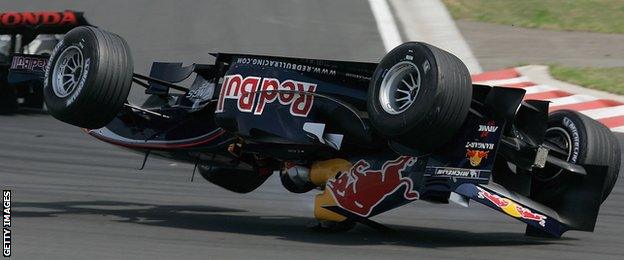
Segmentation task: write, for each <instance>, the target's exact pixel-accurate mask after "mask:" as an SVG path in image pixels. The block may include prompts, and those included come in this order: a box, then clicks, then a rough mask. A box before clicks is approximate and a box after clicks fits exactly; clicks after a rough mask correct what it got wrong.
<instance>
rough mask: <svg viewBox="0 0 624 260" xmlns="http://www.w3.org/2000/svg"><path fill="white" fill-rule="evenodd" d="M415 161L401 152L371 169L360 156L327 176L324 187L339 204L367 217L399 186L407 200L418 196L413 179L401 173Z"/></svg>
mask: <svg viewBox="0 0 624 260" xmlns="http://www.w3.org/2000/svg"><path fill="white" fill-rule="evenodd" d="M414 163H416V158H415V157H410V156H401V157H399V158H397V159H395V160H392V161H387V162H385V163H384V164H383V166H382V167H381V169H379V170H372V169H370V164H369V163H368V162H367V161H365V160H360V161H358V162H356V163H355V164H354V165H353V167H351V169H350V170H349V172H346V173H342V174H340V175H338V177H337V178H335V179H331V180H329V181H328V182H327V188H328V189H329V190H330V191H331V193H332V195H333V196H334V198H335V199H336V203H337V204H338V205H339V206H340V207H341V208H343V209H346V210H348V211H350V212H352V213H355V214H357V215H359V216H362V217H368V216H370V214H371V212H372V211H373V209H374V208H375V207H376V206H377V205H378V204H379V203H381V202H382V201H383V200H384V199H385V198H386V197H388V196H390V195H392V194H394V193H395V192H397V191H398V190H399V189H400V188H401V187H403V188H404V189H405V190H404V192H403V197H404V198H405V199H406V200H408V201H409V200H416V199H418V197H419V194H418V192H417V191H415V190H413V189H414V183H413V181H412V179H410V178H409V177H404V176H403V173H404V172H405V170H406V169H407V168H409V167H410V166H412V165H414Z"/></svg>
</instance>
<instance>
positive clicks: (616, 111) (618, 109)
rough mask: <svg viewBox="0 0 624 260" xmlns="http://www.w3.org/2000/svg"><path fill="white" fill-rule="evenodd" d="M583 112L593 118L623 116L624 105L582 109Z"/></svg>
mask: <svg viewBox="0 0 624 260" xmlns="http://www.w3.org/2000/svg"><path fill="white" fill-rule="evenodd" d="M581 113H583V114H585V115H586V116H589V117H591V118H593V119H600V118H606V117H614V116H621V115H624V105H621V106H615V107H603V108H596V109H589V110H582V111H581Z"/></svg>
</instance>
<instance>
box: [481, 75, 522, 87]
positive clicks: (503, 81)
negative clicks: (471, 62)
mask: <svg viewBox="0 0 624 260" xmlns="http://www.w3.org/2000/svg"><path fill="white" fill-rule="evenodd" d="M523 82H531V79H529V78H527V77H524V76H523V77H517V78H511V79H497V80H488V81H480V82H475V84H482V85H490V86H504V85H508V84H517V83H523Z"/></svg>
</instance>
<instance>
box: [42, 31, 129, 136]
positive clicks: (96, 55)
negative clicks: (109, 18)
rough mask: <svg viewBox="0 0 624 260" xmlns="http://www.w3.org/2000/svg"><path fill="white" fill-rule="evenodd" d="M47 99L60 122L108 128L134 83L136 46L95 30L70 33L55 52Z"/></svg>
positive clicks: (46, 82) (45, 92)
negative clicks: (133, 50)
mask: <svg viewBox="0 0 624 260" xmlns="http://www.w3.org/2000/svg"><path fill="white" fill-rule="evenodd" d="M48 66H49V67H48V69H46V75H45V80H44V85H43V95H44V99H45V103H46V105H47V108H48V111H49V113H50V114H51V115H52V116H54V117H55V118H57V119H59V120H61V121H63V122H66V123H69V124H72V125H75V126H79V127H84V128H90V129H94V128H100V127H103V126H105V125H106V124H108V123H109V122H110V121H111V120H112V119H113V118H114V117H115V116H116V115H117V113H118V112H119V110H120V109H121V107H122V106H123V104H124V102H125V101H126V98H127V97H128V94H129V92H130V87H131V84H132V72H133V62H132V57H131V55H130V48H129V47H128V44H127V43H126V41H125V40H124V39H122V38H121V37H120V36H119V35H116V34H113V33H110V32H106V31H103V30H101V29H98V28H95V27H88V26H81V27H76V28H74V29H72V30H71V31H69V32H68V33H67V34H66V35H65V37H64V38H63V40H62V41H61V42H59V44H57V45H56V47H55V48H54V51H53V52H52V55H51V57H50V62H49V64H48Z"/></svg>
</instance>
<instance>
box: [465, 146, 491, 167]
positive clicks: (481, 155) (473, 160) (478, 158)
mask: <svg viewBox="0 0 624 260" xmlns="http://www.w3.org/2000/svg"><path fill="white" fill-rule="evenodd" d="M489 153H490V151H483V150H476V149H467V150H466V157H467V158H468V160H469V161H470V165H471V166H473V167H477V166H479V165H481V162H483V159H485V158H487V157H488V154H489Z"/></svg>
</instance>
